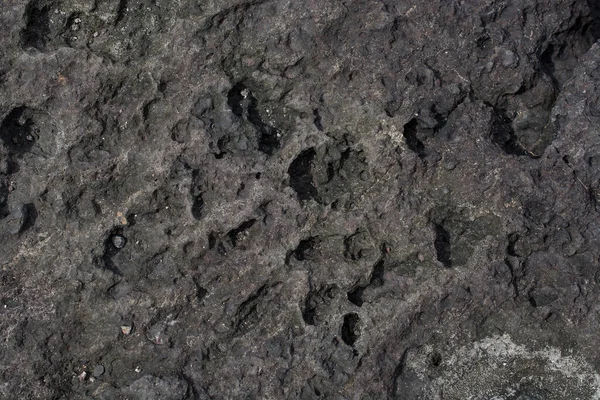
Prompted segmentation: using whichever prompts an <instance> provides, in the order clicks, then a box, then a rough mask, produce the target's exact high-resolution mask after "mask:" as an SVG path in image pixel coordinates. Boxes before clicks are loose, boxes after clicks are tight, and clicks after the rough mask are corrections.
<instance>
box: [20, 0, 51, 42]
mask: <svg viewBox="0 0 600 400" xmlns="http://www.w3.org/2000/svg"><path fill="white" fill-rule="evenodd" d="M49 14H50V5H49V4H46V2H45V1H37V0H35V1H32V2H30V3H29V4H27V7H26V8H25V14H24V19H25V27H24V28H23V29H22V30H21V45H22V47H23V48H24V49H27V48H31V47H33V48H35V49H37V50H39V51H44V49H45V48H46V42H47V37H48V35H49V34H50V16H49Z"/></svg>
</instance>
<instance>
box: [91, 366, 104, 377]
mask: <svg viewBox="0 0 600 400" xmlns="http://www.w3.org/2000/svg"><path fill="white" fill-rule="evenodd" d="M93 375H94V376H95V377H96V378H98V377H100V376H102V375H104V366H103V365H96V366H95V367H94V373H93Z"/></svg>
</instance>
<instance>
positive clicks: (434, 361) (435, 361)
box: [431, 351, 442, 368]
mask: <svg viewBox="0 0 600 400" xmlns="http://www.w3.org/2000/svg"><path fill="white" fill-rule="evenodd" d="M441 364H442V355H441V354H440V353H439V352H438V351H434V352H433V353H431V365H432V366H433V367H436V368H437V367H439V366H440V365H441Z"/></svg>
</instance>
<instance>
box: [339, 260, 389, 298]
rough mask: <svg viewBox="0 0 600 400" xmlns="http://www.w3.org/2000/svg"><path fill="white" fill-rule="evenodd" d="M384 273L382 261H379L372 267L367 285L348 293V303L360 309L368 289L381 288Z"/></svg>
mask: <svg viewBox="0 0 600 400" xmlns="http://www.w3.org/2000/svg"><path fill="white" fill-rule="evenodd" d="M384 272H385V268H384V261H383V260H380V261H378V262H377V264H375V266H374V267H373V272H372V273H371V278H370V280H369V283H368V284H367V285H361V286H357V287H355V288H353V289H352V290H350V291H349V292H348V301H350V302H351V303H352V304H354V305H356V306H358V307H362V305H363V304H364V300H363V294H364V292H365V290H366V289H367V288H368V287H373V288H375V287H380V286H383V275H384Z"/></svg>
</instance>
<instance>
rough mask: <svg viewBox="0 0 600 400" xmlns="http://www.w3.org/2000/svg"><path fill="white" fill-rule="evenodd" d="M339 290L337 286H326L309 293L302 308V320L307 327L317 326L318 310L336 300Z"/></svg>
mask: <svg viewBox="0 0 600 400" xmlns="http://www.w3.org/2000/svg"><path fill="white" fill-rule="evenodd" d="M337 289H338V287H337V286H336V285H326V286H322V287H321V288H319V289H317V290H311V291H310V292H309V293H308V295H307V296H306V299H305V300H304V306H303V308H302V319H303V320H304V322H305V323H306V324H307V325H316V324H317V322H318V321H317V315H318V308H319V307H320V306H321V305H323V304H329V303H330V302H331V301H332V299H333V298H335V296H336V293H337Z"/></svg>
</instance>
